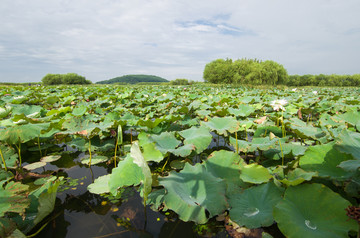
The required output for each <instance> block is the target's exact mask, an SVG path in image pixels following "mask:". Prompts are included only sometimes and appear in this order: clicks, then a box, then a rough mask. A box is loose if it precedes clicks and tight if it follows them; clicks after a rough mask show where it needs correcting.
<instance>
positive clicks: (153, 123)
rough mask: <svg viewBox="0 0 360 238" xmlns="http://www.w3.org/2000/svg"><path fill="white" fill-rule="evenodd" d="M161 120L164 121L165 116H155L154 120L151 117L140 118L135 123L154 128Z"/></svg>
mask: <svg viewBox="0 0 360 238" xmlns="http://www.w3.org/2000/svg"><path fill="white" fill-rule="evenodd" d="M163 121H165V118H156V119H155V120H152V119H147V120H142V119H140V120H139V121H138V122H137V124H138V125H139V126H146V127H147V128H149V129H154V128H155V127H157V126H158V125H159V124H160V123H161V122H163Z"/></svg>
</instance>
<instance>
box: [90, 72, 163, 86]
mask: <svg viewBox="0 0 360 238" xmlns="http://www.w3.org/2000/svg"><path fill="white" fill-rule="evenodd" d="M143 82H148V83H153V82H156V83H162V82H169V81H168V80H166V79H164V78H161V77H158V76H154V75H145V74H131V75H124V76H121V77H116V78H113V79H109V80H104V81H100V82H97V84H113V83H128V84H136V83H143Z"/></svg>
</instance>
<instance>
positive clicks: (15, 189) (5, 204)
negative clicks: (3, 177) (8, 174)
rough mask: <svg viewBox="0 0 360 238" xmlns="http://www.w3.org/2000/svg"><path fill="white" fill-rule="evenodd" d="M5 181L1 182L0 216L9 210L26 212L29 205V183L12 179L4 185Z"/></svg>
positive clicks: (20, 212)
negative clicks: (25, 183)
mask: <svg viewBox="0 0 360 238" xmlns="http://www.w3.org/2000/svg"><path fill="white" fill-rule="evenodd" d="M3 185H4V181H2V182H1V184H0V217H3V216H5V213H7V212H14V213H19V214H24V213H25V209H26V208H27V207H28V206H29V204H30V201H29V199H28V194H29V193H28V188H29V186H28V185H24V184H21V183H20V182H14V181H11V182H9V183H8V184H6V186H5V188H4V187H3Z"/></svg>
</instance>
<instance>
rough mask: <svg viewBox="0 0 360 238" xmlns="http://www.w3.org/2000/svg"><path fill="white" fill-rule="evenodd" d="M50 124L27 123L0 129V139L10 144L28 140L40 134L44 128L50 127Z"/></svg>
mask: <svg viewBox="0 0 360 238" xmlns="http://www.w3.org/2000/svg"><path fill="white" fill-rule="evenodd" d="M48 127H49V124H46V123H45V124H26V125H19V126H13V127H9V128H6V129H2V130H0V141H5V142H7V143H9V144H12V145H14V144H19V143H25V142H28V141H30V140H32V139H34V138H37V137H39V136H40V134H41V131H42V130H46V129H48Z"/></svg>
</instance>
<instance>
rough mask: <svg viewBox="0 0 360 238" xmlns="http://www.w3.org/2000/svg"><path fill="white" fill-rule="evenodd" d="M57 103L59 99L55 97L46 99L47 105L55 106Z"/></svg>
mask: <svg viewBox="0 0 360 238" xmlns="http://www.w3.org/2000/svg"><path fill="white" fill-rule="evenodd" d="M58 101H60V98H59V97H57V96H49V97H47V98H46V103H48V104H55V103H57V102H58Z"/></svg>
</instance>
